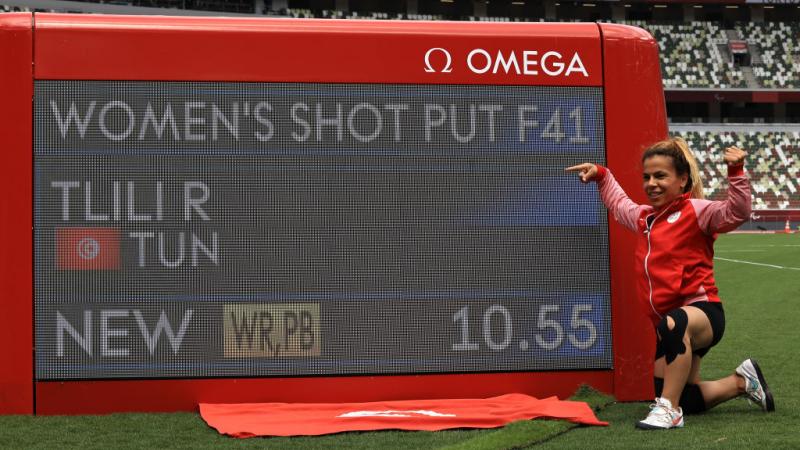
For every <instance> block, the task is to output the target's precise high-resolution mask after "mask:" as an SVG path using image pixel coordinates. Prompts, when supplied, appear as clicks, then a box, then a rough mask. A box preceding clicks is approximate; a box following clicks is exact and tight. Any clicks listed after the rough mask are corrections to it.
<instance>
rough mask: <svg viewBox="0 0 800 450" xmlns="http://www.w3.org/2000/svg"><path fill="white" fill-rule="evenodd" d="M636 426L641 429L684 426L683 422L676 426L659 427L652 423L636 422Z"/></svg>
mask: <svg viewBox="0 0 800 450" xmlns="http://www.w3.org/2000/svg"><path fill="white" fill-rule="evenodd" d="M636 428H638V429H640V430H648V431H649V430H671V429H673V428H683V424H681V425H676V426H674V427H669V428H664V427H657V426H655V425H650V424H647V423H644V422H636Z"/></svg>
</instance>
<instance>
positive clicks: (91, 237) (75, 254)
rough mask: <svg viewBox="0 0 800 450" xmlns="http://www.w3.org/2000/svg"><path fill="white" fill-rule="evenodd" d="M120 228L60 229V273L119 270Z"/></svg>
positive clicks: (57, 236)
mask: <svg viewBox="0 0 800 450" xmlns="http://www.w3.org/2000/svg"><path fill="white" fill-rule="evenodd" d="M119 241H120V231H119V228H57V229H56V264H57V266H58V269H59V270H119Z"/></svg>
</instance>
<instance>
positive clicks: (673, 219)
mask: <svg viewBox="0 0 800 450" xmlns="http://www.w3.org/2000/svg"><path fill="white" fill-rule="evenodd" d="M680 217H681V212H680V211H678V212H674V213H672V214H670V215H669V217H667V222H669V223H675V222H677V221H678V219H679V218H680Z"/></svg>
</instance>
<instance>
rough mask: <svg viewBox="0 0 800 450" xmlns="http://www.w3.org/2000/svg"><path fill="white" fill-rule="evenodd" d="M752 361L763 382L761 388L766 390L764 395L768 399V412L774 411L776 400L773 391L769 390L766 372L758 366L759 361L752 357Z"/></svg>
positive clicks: (759, 379) (757, 374)
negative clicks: (763, 372) (773, 397)
mask: <svg viewBox="0 0 800 450" xmlns="http://www.w3.org/2000/svg"><path fill="white" fill-rule="evenodd" d="M750 362H751V363H752V364H753V368H754V369H756V376H758V382H759V383H761V389H762V390H764V397H765V399H766V400H767V412H774V411H775V400H773V399H772V392H770V391H769V386H767V381H766V380H765V379H764V374H762V373H761V368H760V367H758V363H757V362H756V360H755V359H752V358H751V359H750Z"/></svg>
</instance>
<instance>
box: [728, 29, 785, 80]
mask: <svg viewBox="0 0 800 450" xmlns="http://www.w3.org/2000/svg"><path fill="white" fill-rule="evenodd" d="M737 28H738V29H739V30H740V32H741V34H742V36H746V37H747V39H746V40H747V43H748V44H750V45H753V46H756V47H757V48H758V49H759V54H760V55H759V56H760V58H759V59H760V61H759V62H754V63H753V73H754V74H755V76H756V78H758V82H759V84H760V85H761V86H762V87H764V88H798V87H800V41H798V40H799V39H800V25H798V24H796V23H789V22H773V23H751V22H746V23H740V24H737Z"/></svg>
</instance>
